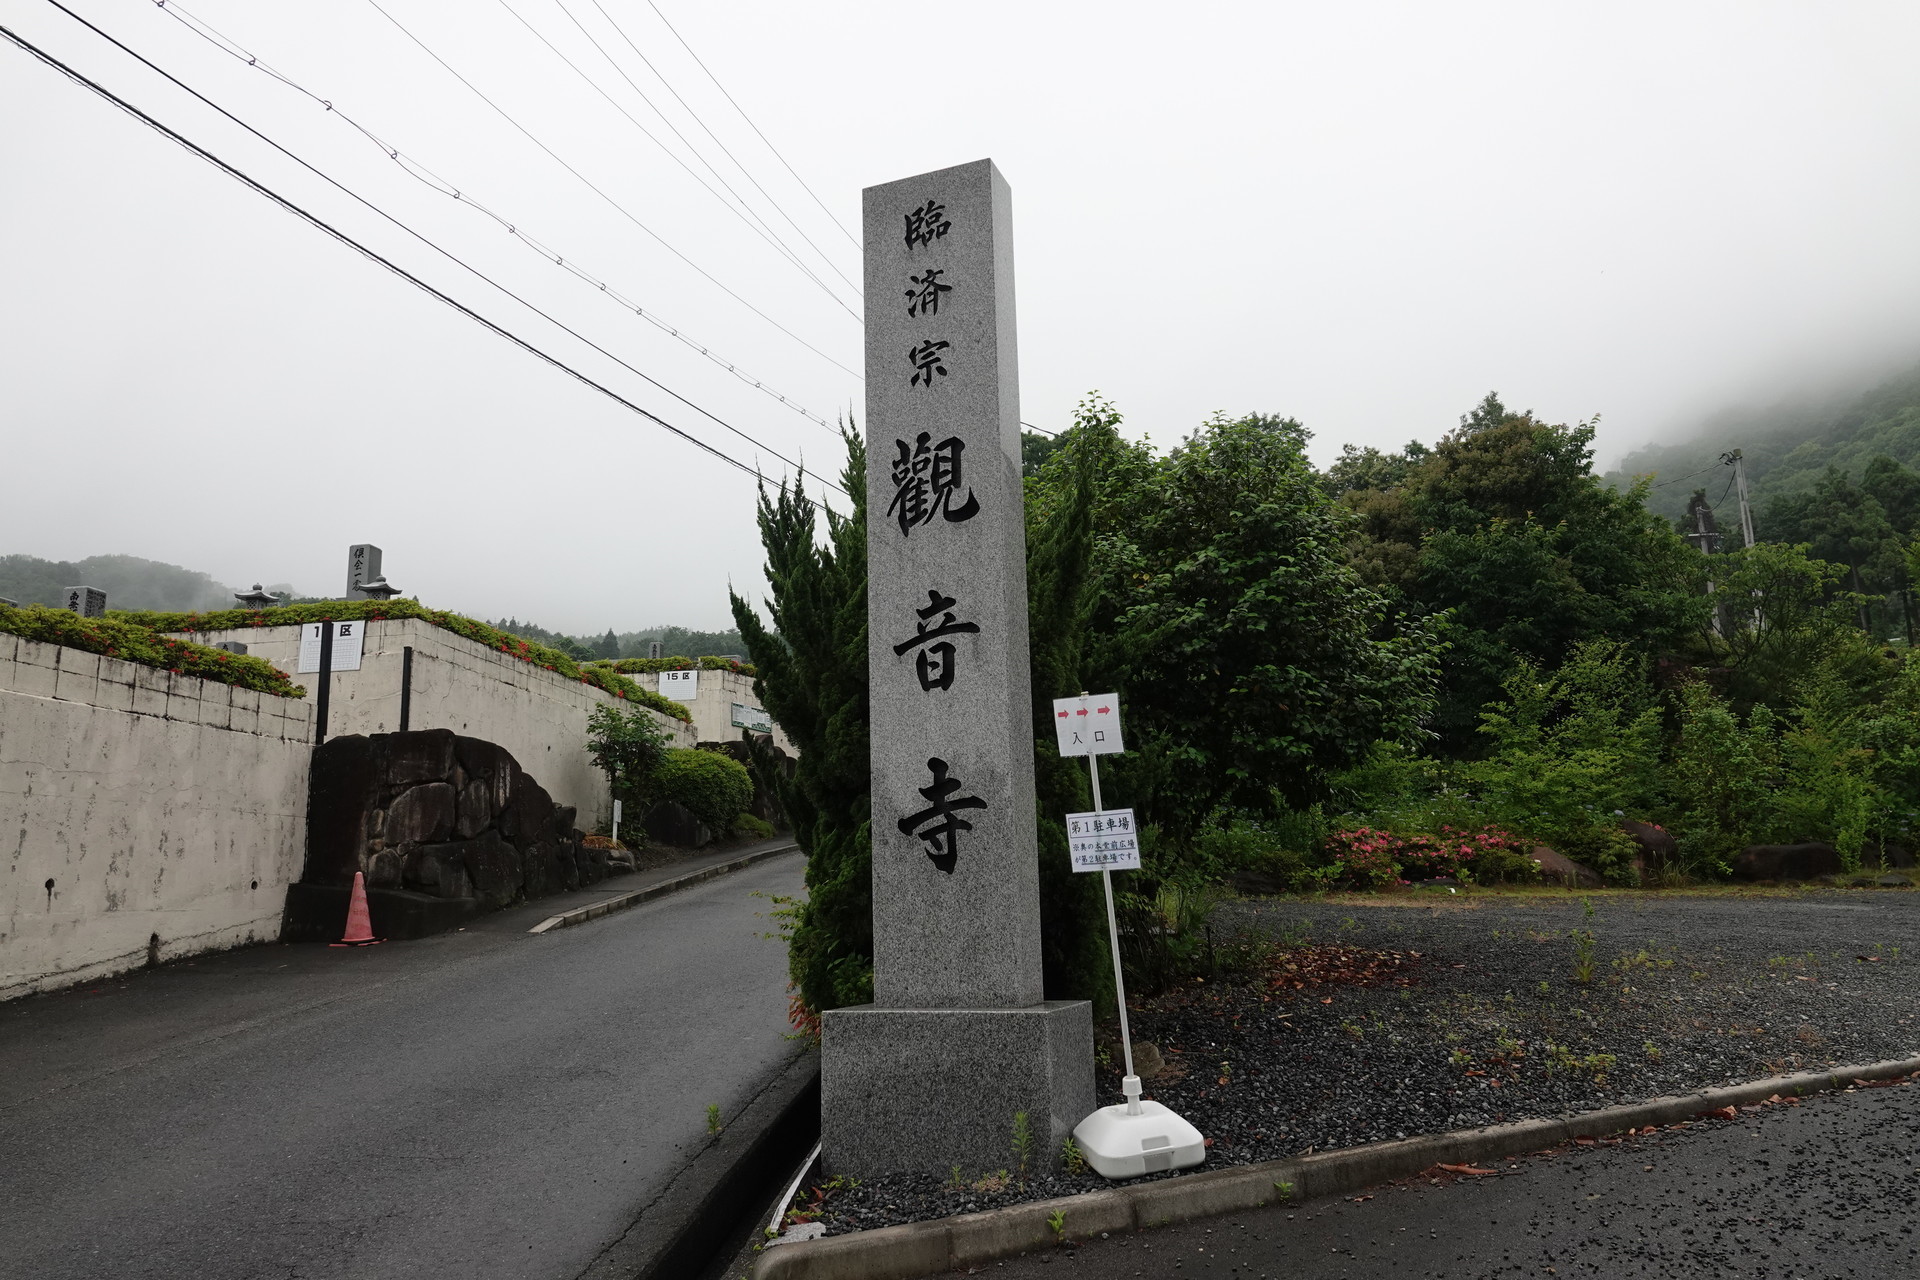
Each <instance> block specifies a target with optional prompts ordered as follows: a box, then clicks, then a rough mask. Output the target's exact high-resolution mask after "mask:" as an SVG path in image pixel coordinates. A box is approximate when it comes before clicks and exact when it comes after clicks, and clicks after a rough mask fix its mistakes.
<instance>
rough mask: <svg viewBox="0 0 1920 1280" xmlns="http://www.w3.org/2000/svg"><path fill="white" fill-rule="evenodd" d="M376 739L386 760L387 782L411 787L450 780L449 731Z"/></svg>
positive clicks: (451, 757) (450, 737)
mask: <svg viewBox="0 0 1920 1280" xmlns="http://www.w3.org/2000/svg"><path fill="white" fill-rule="evenodd" d="M376 736H377V738H378V741H379V743H380V747H381V751H382V754H383V755H384V756H385V757H386V759H385V762H384V763H385V773H386V779H387V781H388V782H391V783H395V784H397V785H401V786H411V785H412V784H414V783H419V782H445V781H447V779H448V778H450V777H452V775H453V737H454V735H453V730H451V729H421V730H418V731H416V732H413V733H383V734H379V735H376Z"/></svg>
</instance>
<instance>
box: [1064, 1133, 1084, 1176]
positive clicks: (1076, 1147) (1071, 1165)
mask: <svg viewBox="0 0 1920 1280" xmlns="http://www.w3.org/2000/svg"><path fill="white" fill-rule="evenodd" d="M1060 1167H1061V1168H1062V1169H1065V1170H1066V1171H1067V1172H1068V1173H1070V1174H1073V1175H1074V1176H1075V1177H1078V1176H1080V1175H1081V1174H1083V1173H1085V1172H1086V1171H1087V1157H1086V1153H1085V1152H1083V1151H1081V1150H1080V1144H1079V1143H1077V1142H1075V1141H1074V1140H1073V1135H1072V1134H1068V1135H1067V1140H1066V1141H1065V1142H1063V1143H1061V1144H1060Z"/></svg>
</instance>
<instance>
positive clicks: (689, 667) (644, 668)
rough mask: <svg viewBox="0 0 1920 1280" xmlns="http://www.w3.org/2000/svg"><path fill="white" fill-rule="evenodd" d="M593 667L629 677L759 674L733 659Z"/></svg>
mask: <svg viewBox="0 0 1920 1280" xmlns="http://www.w3.org/2000/svg"><path fill="white" fill-rule="evenodd" d="M591 665H593V666H596V667H612V668H613V669H614V670H615V671H621V672H625V673H626V674H628V675H651V674H652V673H654V672H656V671H737V672H739V673H740V674H741V675H743V676H753V675H758V674H759V673H758V672H756V671H755V670H754V669H753V664H752V663H751V662H735V661H734V660H733V659H732V658H714V657H706V658H620V659H618V660H616V659H613V658H599V659H596V660H595V661H594V662H593V663H592V664H591Z"/></svg>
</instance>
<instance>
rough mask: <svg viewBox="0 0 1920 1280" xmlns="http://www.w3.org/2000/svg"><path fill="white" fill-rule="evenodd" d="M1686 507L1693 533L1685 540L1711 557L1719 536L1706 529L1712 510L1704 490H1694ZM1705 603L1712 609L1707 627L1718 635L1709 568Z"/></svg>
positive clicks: (1717, 613) (1717, 619) (1711, 573)
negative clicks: (1691, 518)
mask: <svg viewBox="0 0 1920 1280" xmlns="http://www.w3.org/2000/svg"><path fill="white" fill-rule="evenodd" d="M1687 505H1688V506H1690V507H1692V508H1693V532H1692V533H1689V534H1687V535H1686V539H1687V541H1688V542H1691V543H1693V544H1694V545H1695V546H1697V547H1699V548H1700V554H1701V555H1703V556H1707V557H1711V556H1712V555H1713V548H1714V544H1715V543H1717V542H1719V540H1720V535H1719V533H1718V532H1716V531H1714V530H1712V529H1709V528H1707V517H1708V516H1709V515H1711V514H1712V509H1711V508H1709V507H1708V506H1707V491H1706V490H1705V489H1696V490H1694V492H1693V501H1692V502H1690V503H1688V504H1687ZM1708 564H1709V565H1711V564H1712V560H1711V558H1709V560H1708ZM1707 601H1708V603H1709V605H1710V606H1711V608H1712V613H1711V615H1710V619H1711V620H1710V622H1709V625H1710V626H1711V627H1712V628H1713V634H1714V635H1716V636H1717V635H1719V634H1720V606H1719V604H1718V603H1717V602H1715V601H1714V599H1713V571H1712V569H1711V568H1709V569H1708V571H1707Z"/></svg>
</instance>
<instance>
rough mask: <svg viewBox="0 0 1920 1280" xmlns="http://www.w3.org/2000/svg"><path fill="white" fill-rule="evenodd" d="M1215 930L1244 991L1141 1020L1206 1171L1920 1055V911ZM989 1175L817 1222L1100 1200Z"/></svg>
mask: <svg viewBox="0 0 1920 1280" xmlns="http://www.w3.org/2000/svg"><path fill="white" fill-rule="evenodd" d="M1211 929H1212V937H1213V940H1214V947H1215V951H1216V954H1218V955H1219V956H1221V957H1222V958H1223V960H1224V959H1227V958H1231V957H1240V958H1245V957H1248V956H1253V957H1257V963H1256V964H1255V965H1254V966H1253V968H1252V970H1251V971H1250V972H1242V973H1240V974H1232V973H1224V972H1223V973H1221V974H1218V975H1216V976H1215V977H1213V978H1212V979H1201V980H1195V981H1192V982H1190V983H1188V984H1185V985H1183V986H1182V987H1181V988H1180V989H1178V990H1176V991H1172V992H1169V993H1166V994H1163V995H1160V996H1156V997H1152V998H1149V999H1145V1000H1140V1001H1136V1002H1134V1007H1133V1012H1132V1014H1131V1018H1132V1024H1133V1033H1134V1038H1135V1040H1136V1041H1149V1042H1152V1043H1154V1044H1155V1045H1156V1046H1158V1048H1159V1049H1160V1050H1161V1052H1162V1054H1163V1056H1164V1058H1165V1062H1166V1069H1165V1070H1164V1071H1163V1072H1161V1073H1160V1074H1159V1075H1157V1076H1155V1077H1154V1078H1152V1079H1150V1080H1149V1081H1148V1082H1147V1092H1148V1096H1150V1097H1153V1098H1156V1099H1158V1100H1159V1101H1161V1102H1163V1103H1165V1104H1166V1105H1168V1106H1170V1107H1172V1108H1174V1109H1175V1110H1176V1111H1179V1112H1180V1113H1181V1114H1183V1115H1185V1116H1186V1117H1187V1118H1188V1119H1190V1120H1192V1121H1193V1122H1194V1124H1195V1125H1197V1126H1198V1127H1199V1129H1200V1131H1201V1132H1202V1133H1204V1134H1206V1135H1207V1136H1208V1138H1209V1139H1210V1140H1211V1147H1210V1150H1209V1153H1208V1162H1207V1167H1215V1166H1218V1165H1220V1164H1245V1163H1252V1162H1256V1161H1261V1160H1270V1159H1276V1158H1279V1157H1282V1156H1289V1155H1294V1154H1298V1153H1302V1152H1306V1151H1309V1150H1324V1149H1327V1148H1332V1147H1344V1146H1352V1145H1355V1144H1359V1143H1365V1142H1374V1141H1379V1140H1382V1139H1390V1138H1397V1137H1404V1136H1410V1135H1414V1134H1419V1133H1430V1132H1435V1131H1439V1130H1447V1129H1458V1128H1465V1127H1469V1126H1474V1125H1482V1124H1491V1123H1498V1122H1500V1121H1505V1120H1519V1119H1525V1118H1530V1117H1537V1116H1549V1115H1565V1114H1569V1113H1575V1112H1581V1111H1588V1110H1592V1109H1594V1108H1597V1107H1603V1106H1608V1105H1612V1104H1614V1103H1616V1102H1625V1101H1632V1100H1638V1099H1644V1098H1649V1097H1655V1096H1659V1095H1662V1094H1673V1093H1684V1092H1688V1091H1691V1090H1695V1089H1700V1088H1705V1087H1709V1086H1713V1085H1720V1084H1730V1083H1734V1082H1736V1081H1741V1080H1749V1079H1753V1078H1756V1077H1760V1076H1767V1075H1774V1074H1779V1073H1783V1072H1788V1071H1795V1070H1810V1069H1814V1068H1818V1067H1825V1066H1832V1065H1845V1064H1855V1063H1864V1062H1869V1061H1875V1060H1879V1059H1884V1058H1895V1057H1903V1056H1907V1055H1910V1054H1915V1053H1920V982H1916V978H1920V892H1915V891H1913V890H1906V889H1873V890H1862V889H1834V888H1809V889H1797V890H1774V889H1746V890H1708V891H1702V892H1664V893H1656V892H1598V893H1593V894H1591V895H1581V894H1578V893H1542V892H1522V893H1502V892H1475V893H1470V894H1460V895H1450V894H1446V893H1444V891H1442V892H1435V891H1433V890H1422V891H1420V892H1418V893H1414V894H1404V895H1395V896H1389V897H1363V896H1354V897H1351V898H1348V897H1332V898H1319V899H1251V900H1243V901H1234V902H1229V903H1225V904H1223V905H1222V906H1220V907H1219V908H1218V909H1217V910H1216V911H1215V912H1214V914H1213V917H1212V922H1211ZM1588 935H1590V941H1589V938H1588ZM1116 1047H1117V1046H1116ZM1106 1056H1107V1057H1108V1058H1109V1059H1110V1060H1111V1061H1110V1062H1109V1063H1108V1064H1107V1065H1104V1066H1103V1068H1102V1070H1101V1072H1100V1078H1099V1084H1100V1089H1101V1098H1102V1100H1103V1101H1107V1100H1117V1098H1118V1092H1119V1069H1118V1062H1117V1058H1118V1054H1117V1052H1109V1053H1108V1054H1107V1055H1106ZM1008 1163H1009V1166H1010V1167H1011V1166H1013V1165H1014V1159H1013V1156H1012V1154H1011V1151H1010V1154H1009V1160H1008ZM996 1173H998V1171H994V1170H965V1171H962V1175H961V1178H960V1179H959V1180H958V1181H957V1182H956V1181H955V1180H954V1179H953V1178H952V1177H951V1176H949V1177H946V1178H942V1177H939V1176H937V1175H924V1176H909V1175H894V1176H889V1177H886V1178H880V1179H873V1180H870V1181H867V1182H865V1183H863V1184H861V1185H859V1186H855V1187H842V1188H839V1189H837V1190H835V1191H833V1192H832V1193H831V1194H828V1195H827V1196H825V1197H824V1200H823V1201H821V1202H820V1204H819V1220H820V1221H821V1222H822V1223H823V1224H824V1225H825V1226H826V1227H827V1229H828V1231H829V1232H830V1233H832V1234H839V1233H841V1232H844V1231H852V1230H860V1229H865V1228H869V1227H877V1226H884V1225H889V1224H892V1223H896V1222H906V1221H915V1220H919V1219H923V1218H932V1217H942V1216H945V1215H948V1214H954V1213H968V1212H974V1211H976V1210H980V1209H988V1208H994V1207H997V1206H1000V1205H1004V1204H1011V1203H1016V1202H1019V1201H1023V1200H1032V1199H1044V1198H1049V1197H1053V1196H1061V1195H1071V1194H1076V1193H1078V1192H1082V1191H1092V1190H1097V1189H1099V1188H1100V1187H1102V1186H1104V1185H1105V1183H1104V1182H1103V1180H1102V1179H1100V1178H1098V1177H1097V1176H1094V1175H1092V1174H1082V1175H1078V1176H1074V1175H1067V1174H1055V1175H1051V1176H1042V1177H1034V1178H1031V1179H1029V1180H1027V1181H1026V1182H1024V1183H1022V1182H1020V1180H1019V1179H1018V1178H1017V1177H1011V1176H1010V1177H1007V1178H1000V1177H995V1176H994V1175H995V1174H996ZM1159 1176H1163V1177H1177V1176H1180V1175H1178V1174H1168V1175H1159Z"/></svg>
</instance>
